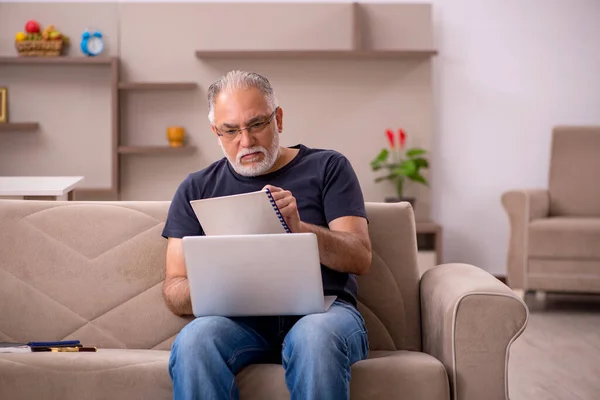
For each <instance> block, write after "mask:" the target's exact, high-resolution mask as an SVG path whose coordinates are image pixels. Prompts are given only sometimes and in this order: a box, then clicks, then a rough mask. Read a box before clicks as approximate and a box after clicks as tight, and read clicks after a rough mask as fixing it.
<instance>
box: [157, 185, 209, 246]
mask: <svg viewBox="0 0 600 400" xmlns="http://www.w3.org/2000/svg"><path fill="white" fill-rule="evenodd" d="M191 200H196V196H195V195H194V186H193V182H192V179H191V176H188V177H187V178H186V179H185V180H184V181H183V182H182V183H181V184H180V185H179V187H178V188H177V191H176V192H175V196H173V200H172V201H171V206H170V207H169V213H168V215H167V221H166V223H165V227H164V228H163V232H162V236H163V237H164V238H169V237H174V238H182V237H184V236H200V235H204V232H203V231H202V227H201V226H200V222H199V221H198V218H197V217H196V214H195V213H194V210H193V209H192V205H191V204H190V201H191Z"/></svg>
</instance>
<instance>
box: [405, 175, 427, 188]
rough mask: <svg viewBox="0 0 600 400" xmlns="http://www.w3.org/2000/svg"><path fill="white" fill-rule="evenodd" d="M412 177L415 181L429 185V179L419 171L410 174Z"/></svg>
mask: <svg viewBox="0 0 600 400" xmlns="http://www.w3.org/2000/svg"><path fill="white" fill-rule="evenodd" d="M409 178H410V179H412V180H413V181H415V182H419V183H422V184H423V185H425V186H429V182H427V179H425V177H424V176H423V175H421V174H419V173H416V174H414V175H412V176H409Z"/></svg>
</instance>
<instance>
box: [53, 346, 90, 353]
mask: <svg viewBox="0 0 600 400" xmlns="http://www.w3.org/2000/svg"><path fill="white" fill-rule="evenodd" d="M49 351H51V352H52V353H69V352H79V351H91V352H94V351H98V348H97V347H50V349H49Z"/></svg>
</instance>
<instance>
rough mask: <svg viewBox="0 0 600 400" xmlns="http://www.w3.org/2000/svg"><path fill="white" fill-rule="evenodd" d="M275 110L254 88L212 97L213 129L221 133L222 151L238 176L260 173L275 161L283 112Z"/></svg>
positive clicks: (277, 153) (267, 170)
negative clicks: (213, 98) (213, 102)
mask: <svg viewBox="0 0 600 400" xmlns="http://www.w3.org/2000/svg"><path fill="white" fill-rule="evenodd" d="M274 111H275V110H271V109H270V108H269V105H268V104H267V101H266V100H265V98H264V95H263V94H262V93H261V92H260V91H259V90H258V89H256V88H250V89H243V90H235V91H231V92H222V93H220V94H219V96H217V98H216V99H215V105H214V115H215V125H213V131H214V132H215V133H216V134H217V135H222V136H219V144H220V146H221V149H222V150H223V154H225V157H227V159H228V160H229V162H230V163H231V165H232V166H233V168H234V169H235V171H236V172H237V173H239V174H240V175H244V176H257V175H263V174H265V173H267V172H269V171H270V170H271V168H272V167H273V165H274V164H275V162H276V161H277V157H278V156H279V131H280V129H279V128H280V127H281V117H282V114H281V110H280V109H277V112H276V113H274V114H273V112H274ZM270 117H271V118H270ZM244 128H249V129H244ZM240 129H243V131H242V132H241V133H240V132H239V130H240ZM248 130H250V132H248Z"/></svg>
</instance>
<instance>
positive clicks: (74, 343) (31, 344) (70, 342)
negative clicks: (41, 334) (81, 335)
mask: <svg viewBox="0 0 600 400" xmlns="http://www.w3.org/2000/svg"><path fill="white" fill-rule="evenodd" d="M80 344H81V342H80V341H79V340H63V341H58V342H29V343H27V345H28V346H29V347H69V346H77V345H80Z"/></svg>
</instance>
